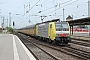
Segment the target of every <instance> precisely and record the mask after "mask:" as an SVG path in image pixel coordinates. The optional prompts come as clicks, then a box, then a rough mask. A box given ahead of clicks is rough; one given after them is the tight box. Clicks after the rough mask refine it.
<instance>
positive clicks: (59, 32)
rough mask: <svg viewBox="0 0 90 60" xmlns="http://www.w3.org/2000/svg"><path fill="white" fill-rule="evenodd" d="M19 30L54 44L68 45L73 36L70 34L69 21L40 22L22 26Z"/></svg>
mask: <svg viewBox="0 0 90 60" xmlns="http://www.w3.org/2000/svg"><path fill="white" fill-rule="evenodd" d="M18 32H19V33H24V34H27V35H30V36H33V37H35V38H37V39H38V40H42V41H47V42H50V43H52V44H59V45H67V44H68V43H69V42H71V38H70V36H69V25H68V23H67V22H54V21H50V22H45V23H38V24H35V25H31V26H27V27H24V28H20V29H18Z"/></svg>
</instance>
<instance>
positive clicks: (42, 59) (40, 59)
mask: <svg viewBox="0 0 90 60" xmlns="http://www.w3.org/2000/svg"><path fill="white" fill-rule="evenodd" d="M16 35H17V36H18V37H19V38H20V39H21V41H22V42H23V43H24V44H25V46H26V47H27V48H28V49H29V51H30V52H31V53H32V54H33V55H34V56H35V58H36V59H37V60H58V58H56V57H54V56H53V55H51V54H49V53H48V52H47V51H45V50H44V49H42V48H40V47H39V46H37V45H36V44H35V43H34V42H30V41H28V40H27V39H26V38H25V37H22V36H21V35H19V34H16ZM30 47H34V49H32V48H30ZM35 50H36V51H35ZM41 54H42V56H41Z"/></svg>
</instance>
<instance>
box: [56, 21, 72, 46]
mask: <svg viewBox="0 0 90 60" xmlns="http://www.w3.org/2000/svg"><path fill="white" fill-rule="evenodd" d="M55 27H56V41H57V43H58V42H59V43H60V44H61V45H63V44H68V42H70V41H71V39H70V36H69V26H68V23H67V22H56V23H55Z"/></svg>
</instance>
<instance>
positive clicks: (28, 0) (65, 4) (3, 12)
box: [0, 0, 88, 28]
mask: <svg viewBox="0 0 90 60" xmlns="http://www.w3.org/2000/svg"><path fill="white" fill-rule="evenodd" d="M29 4H30V9H29ZM63 9H64V19H65V20H66V17H67V16H68V15H71V16H72V15H73V19H77V18H84V17H88V0H0V16H3V17H4V19H5V26H6V25H7V23H6V22H7V19H8V20H9V13H10V12H11V15H10V16H11V21H12V22H13V21H14V22H15V28H21V27H25V26H28V25H32V24H36V23H40V22H42V21H41V17H40V16H47V17H45V18H44V20H43V21H48V20H52V19H57V18H59V19H60V20H61V21H63ZM27 11H29V12H27ZM26 12H27V13H26ZM17 14H18V15H17ZM29 15H30V17H29ZM29 18H30V21H31V22H30V23H29V22H28V21H29ZM1 20H2V18H0V22H2V21H1ZM65 20H64V21H65ZM0 26H1V23H0Z"/></svg>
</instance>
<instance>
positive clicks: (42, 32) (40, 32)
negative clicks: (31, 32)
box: [38, 23, 48, 38]
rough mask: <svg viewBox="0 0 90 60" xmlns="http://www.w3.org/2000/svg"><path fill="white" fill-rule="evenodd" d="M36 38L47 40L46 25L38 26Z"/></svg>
mask: <svg viewBox="0 0 90 60" xmlns="http://www.w3.org/2000/svg"><path fill="white" fill-rule="evenodd" d="M38 36H41V37H45V38H48V23H45V24H40V25H38Z"/></svg>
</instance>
